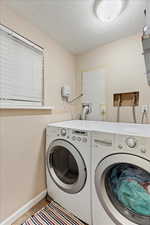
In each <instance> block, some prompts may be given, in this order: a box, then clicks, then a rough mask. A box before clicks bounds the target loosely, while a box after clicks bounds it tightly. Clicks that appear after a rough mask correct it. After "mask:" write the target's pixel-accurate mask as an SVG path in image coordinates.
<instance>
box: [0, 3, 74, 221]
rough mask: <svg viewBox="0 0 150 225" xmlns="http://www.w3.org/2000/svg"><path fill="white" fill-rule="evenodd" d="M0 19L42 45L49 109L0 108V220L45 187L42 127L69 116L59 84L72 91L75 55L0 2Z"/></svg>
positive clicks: (68, 108) (46, 101)
mask: <svg viewBox="0 0 150 225" xmlns="http://www.w3.org/2000/svg"><path fill="white" fill-rule="evenodd" d="M0 22H1V23H2V24H4V25H6V26H8V27H10V28H12V29H13V30H14V31H16V32H18V33H20V34H21V35H23V36H25V37H27V38H28V39H30V40H32V41H34V42H36V43H37V44H39V45H41V46H42V47H44V48H45V53H44V54H45V103H46V105H47V106H54V107H55V109H54V110H53V111H52V112H50V111H39V110H35V111H32V110H25V111H24V110H0V221H1V220H3V219H6V218H7V217H8V216H10V215H11V214H12V213H13V212H15V211H16V210H18V209H19V208H20V207H21V206H23V205H24V204H25V203H27V202H28V201H30V200H31V199H32V198H34V197H35V196H36V195H38V194H39V193H40V192H42V191H43V190H44V189H45V188H46V185H45V179H44V178H45V171H44V160H43V156H44V144H45V133H44V130H45V127H46V125H47V124H48V123H50V122H53V121H61V120H67V119H70V118H71V111H72V112H74V111H75V106H72V107H70V106H68V105H67V104H64V103H63V102H62V100H61V97H60V87H61V86H62V85H64V84H68V85H70V86H71V87H72V90H73V94H74V92H75V58H74V56H72V55H71V54H70V53H69V52H67V51H66V50H65V49H64V48H63V47H61V46H59V45H58V44H57V43H56V42H55V41H53V40H50V39H49V37H48V36H47V35H46V34H44V33H42V32H41V31H40V30H38V29H37V28H36V27H35V26H33V25H31V24H30V23H29V22H28V21H26V20H25V19H23V18H22V17H21V16H19V15H16V14H15V13H14V12H13V11H11V10H10V9H8V8H5V7H4V6H2V5H0Z"/></svg>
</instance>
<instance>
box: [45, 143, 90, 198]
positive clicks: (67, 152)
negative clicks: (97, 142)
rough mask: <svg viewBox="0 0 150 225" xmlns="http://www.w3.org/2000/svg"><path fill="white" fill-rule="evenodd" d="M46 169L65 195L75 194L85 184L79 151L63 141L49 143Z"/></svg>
mask: <svg viewBox="0 0 150 225" xmlns="http://www.w3.org/2000/svg"><path fill="white" fill-rule="evenodd" d="M47 167H48V171H49V174H50V176H51V178H52V179H53V181H54V182H55V184H56V185H57V186H58V187H59V188H60V189H61V190H63V191H65V192H67V193H72V194H73V193H77V192H79V191H80V190H81V189H82V188H83V187H84V185H85V182H86V177H87V173H86V166H85V163H84V160H83V158H82V156H81V154H80V153H79V151H78V150H77V149H76V148H75V147H74V146H73V145H72V144H71V143H69V142H67V141H65V140H56V141H54V142H52V143H51V145H50V146H49V149H48V154H47Z"/></svg>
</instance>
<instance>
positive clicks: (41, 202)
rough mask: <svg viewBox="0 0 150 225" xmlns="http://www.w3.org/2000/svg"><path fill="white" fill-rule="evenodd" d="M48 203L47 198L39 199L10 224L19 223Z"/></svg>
mask: <svg viewBox="0 0 150 225" xmlns="http://www.w3.org/2000/svg"><path fill="white" fill-rule="evenodd" d="M48 203H49V201H48V200H47V199H45V198H44V199H43V200H41V201H40V202H39V203H38V204H37V205H35V206H34V207H33V208H31V209H30V210H29V211H27V212H26V213H25V214H24V215H23V216H21V217H20V218H19V219H18V220H16V221H15V222H14V223H12V225H21V224H22V223H23V222H24V221H25V220H26V219H28V218H29V217H30V216H31V215H33V214H34V213H36V212H37V211H39V210H40V209H41V208H43V207H44V206H46V205H47V204H48Z"/></svg>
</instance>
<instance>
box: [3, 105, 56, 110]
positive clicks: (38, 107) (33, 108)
mask: <svg viewBox="0 0 150 225" xmlns="http://www.w3.org/2000/svg"><path fill="white" fill-rule="evenodd" d="M1 109H14V110H16V109H23V110H26V109H27V110H53V109H54V107H52V106H35V107H34V106H0V110H1Z"/></svg>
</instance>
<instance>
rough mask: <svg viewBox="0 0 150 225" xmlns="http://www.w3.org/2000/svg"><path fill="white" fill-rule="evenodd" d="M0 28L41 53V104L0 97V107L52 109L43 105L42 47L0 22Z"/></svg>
mask: <svg viewBox="0 0 150 225" xmlns="http://www.w3.org/2000/svg"><path fill="white" fill-rule="evenodd" d="M0 30H2V31H4V32H6V33H7V34H8V35H10V36H11V37H12V38H14V39H16V41H19V42H22V44H24V45H26V46H29V47H31V48H33V49H35V50H38V51H40V52H41V53H42V58H43V59H42V77H41V78H42V79H41V101H40V102H39V103H40V104H41V105H39V106H38V105H37V106H36V105H34V102H32V101H31V102H30V104H29V105H28V104H23V102H24V101H23V100H22V101H20V103H22V104H19V105H17V104H16V103H17V101H15V100H12V102H11V103H10V102H9V100H5V101H2V99H0V109H52V108H53V107H49V106H45V102H44V99H45V92H44V48H43V47H41V46H40V45H38V44H36V43H34V42H33V41H31V40H29V39H28V38H26V37H24V36H22V35H20V34H18V33H17V32H15V31H14V30H12V29H10V28H8V27H7V26H5V25H3V24H1V23H0Z"/></svg>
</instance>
